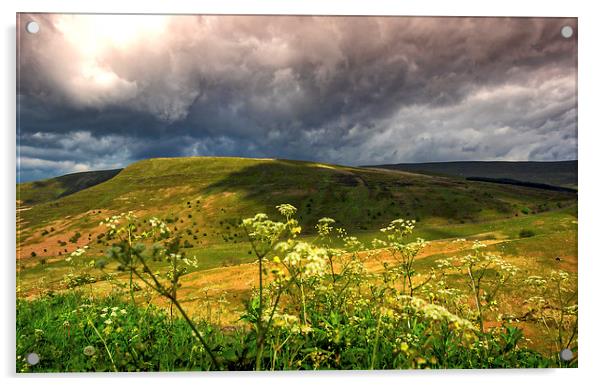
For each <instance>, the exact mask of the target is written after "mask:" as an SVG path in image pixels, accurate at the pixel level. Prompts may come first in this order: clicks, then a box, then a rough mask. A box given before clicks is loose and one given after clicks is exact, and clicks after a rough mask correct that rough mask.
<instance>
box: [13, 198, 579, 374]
mask: <svg viewBox="0 0 602 386" xmlns="http://www.w3.org/2000/svg"><path fill="white" fill-rule="evenodd" d="M277 211H278V212H279V219H272V218H270V217H269V216H268V215H267V214H265V213H259V214H257V215H255V216H253V217H249V218H245V219H242V221H241V222H240V228H241V230H242V231H243V233H244V235H245V236H246V237H247V239H248V241H249V243H250V246H251V250H252V253H253V255H254V257H255V259H256V263H257V277H258V285H257V287H256V288H254V289H253V291H252V295H251V297H250V298H249V299H248V301H247V303H246V310H245V312H244V313H243V315H242V317H241V320H240V322H241V324H239V325H237V327H235V328H234V330H233V331H230V332H228V333H225V332H222V331H221V329H220V328H219V326H217V325H212V324H210V323H208V322H207V321H203V320H195V319H193V318H191V317H190V316H189V315H188V314H187V313H186V312H185V311H184V308H183V307H182V299H181V298H180V297H179V296H178V288H179V287H180V280H181V278H182V277H183V276H184V275H186V274H187V273H188V272H189V269H190V268H193V267H195V266H196V264H197V261H196V258H195V257H187V256H186V255H185V253H184V252H182V251H181V249H182V245H181V242H180V240H181V239H180V236H179V235H178V234H177V233H176V232H175V227H174V230H173V231H172V230H171V229H170V228H169V227H168V225H167V222H166V221H163V220H161V219H158V218H151V219H150V220H149V221H148V222H141V221H140V220H139V219H138V218H137V217H136V216H135V214H134V213H132V212H129V213H127V214H126V213H124V214H121V215H118V216H112V217H109V218H107V219H106V220H105V221H104V222H103V225H105V226H106V228H107V231H106V233H105V234H106V236H103V237H106V240H107V242H109V243H110V248H109V249H108V251H107V256H108V257H110V258H111V259H112V260H114V261H116V262H118V263H119V266H120V267H121V269H122V270H124V271H125V272H127V273H128V274H129V278H128V281H127V283H120V282H119V280H117V279H114V278H112V276H110V275H108V274H105V277H108V279H107V280H109V281H110V282H111V283H113V284H114V285H115V288H116V289H117V291H115V293H116V295H114V296H113V295H111V296H108V297H106V298H100V299H96V298H91V297H90V296H88V297H86V296H85V295H83V293H82V292H74V290H71V291H68V292H67V293H65V294H61V295H52V296H46V297H41V298H39V299H37V300H33V301H25V300H19V302H18V305H17V309H18V312H17V313H18V315H17V331H18V339H17V342H18V343H17V355H18V357H17V359H18V361H17V368H18V370H19V371H41V370H53V371H59V370H62V371H139V370H140V371H147V370H158V369H160V370H179V369H195V370H208V369H211V370H217V369H221V370H225V369H231V370H251V369H255V370H281V369H394V368H498V367H553V366H563V365H565V364H563V363H562V362H560V359H559V358H557V357H555V356H554V357H548V356H546V355H543V354H541V353H538V352H535V351H533V350H530V349H527V348H526V347H525V344H524V337H523V333H522V331H521V330H520V328H518V327H517V325H515V324H514V323H513V318H504V317H503V313H502V310H501V309H500V307H501V304H500V302H499V293H500V290H501V288H503V287H504V286H507V285H509V284H511V283H519V282H520V283H522V282H521V280H520V279H519V278H518V276H519V275H520V271H519V270H518V269H517V267H515V266H514V265H511V264H509V263H508V262H507V261H505V260H503V259H502V258H500V257H499V256H498V255H496V254H492V253H489V252H486V251H485V248H484V247H485V246H484V245H483V244H481V243H479V242H476V243H475V244H474V245H473V248H472V250H471V252H470V253H469V254H468V255H466V256H459V257H456V258H452V259H442V260H440V262H439V266H438V269H437V270H435V269H432V270H430V271H428V272H419V269H418V267H417V257H418V255H419V253H420V251H421V250H422V248H424V246H425V245H426V243H425V241H424V240H422V239H409V238H410V236H411V234H412V232H413V230H414V226H415V222H414V221H408V220H403V219H395V220H392V221H391V222H390V223H389V224H388V225H387V226H386V227H384V228H382V229H381V235H380V237H379V238H377V239H374V240H372V241H371V243H370V246H367V245H365V244H364V243H362V242H361V241H360V240H358V239H357V238H356V237H353V236H349V235H348V234H347V232H346V230H345V229H343V228H342V227H338V226H337V225H336V224H337V223H336V221H335V220H333V219H331V218H327V217H324V218H321V219H319V220H318V222H317V224H316V231H317V235H316V237H315V238H314V239H313V240H308V239H307V238H301V237H300V235H301V234H302V227H301V226H300V224H299V221H298V220H297V219H296V218H295V216H296V214H297V209H296V208H295V207H294V206H292V205H290V204H283V205H278V206H277ZM86 253H87V252H86V248H80V249H78V250H77V251H75V252H73V253H72V254H71V256H70V259H71V260H72V264H74V266H76V265H77V264H78V263H77V260H78V259H79V258H81V256H83V255H85V254H86ZM374 260H379V261H380V263H381V266H382V269H381V270H378V271H374V270H368V269H367V264H368V263H369V262H372V261H374ZM159 261H160V262H164V263H167V264H163V265H161V266H160V267H163V268H158V267H159V266H157V265H154V262H159ZM85 266H86V267H87V268H86V269H87V270H96V269H101V270H104V269H105V268H106V266H103V267H99V266H98V265H97V264H95V263H94V261H92V263H90V262H88V263H86V264H85ZM86 273H88V271H84V270H82V271H80V272H79V275H85V274H86ZM107 275H108V276H107ZM451 277H454V278H455V280H456V281H458V280H459V281H460V282H461V283H464V284H462V285H463V286H464V288H465V289H467V291H462V290H460V289H459V288H456V287H454V286H452V285H450V282H451V281H450V278H451ZM71 280H72V281H73V280H74V279H73V278H72V279H71ZM542 280H543V279H542ZM542 280H539V281H538V280H535V279H533V278H531V279H528V280H527V282H526V283H527V285H528V286H532V287H533V288H534V290H535V291H539V292H538V294H539V295H538V296H539V297H538V298H535V297H534V298H531V299H529V300H528V302H529V303H530V304H533V305H532V313H531V315H533V317H534V318H536V319H537V320H539V321H541V322H542V323H543V324H544V325H547V326H550V328H549V331H550V332H551V333H552V331H556V330H557V331H558V333H557V334H556V338H555V339H556V341H557V344H558V347H570V348H572V349H573V350H576V340H577V339H576V333H577V330H576V317H577V316H576V304H574V301H575V297H574V296H573V294H572V292H571V290H570V288H572V286H571V285H570V280H571V279H570V277H569V276H568V274H567V275H564V274H562V273H558V274H555V276H553V279H550V280H551V281H550V283H553V285H552V286H549V285H547V283H548V282H547V281H542ZM137 283H140V285H142V286H143V287H142V288H140V287H138V289H139V290H143V291H142V292H144V293H145V294H150V293H156V294H158V295H160V296H162V297H164V298H166V299H167V300H168V301H169V304H170V312H169V313H167V312H166V311H162V310H160V309H158V308H156V307H154V306H152V305H151V304H150V302H151V299H150V298H149V297H147V298H145V299H144V302H142V301H141V300H142V299H140V296H136V294H135V292H136V286H137V285H138V284H137ZM83 284H85V283H83ZM80 285H81V284H80ZM67 287H68V288H69V286H68V285H67ZM73 287H75V286H71V288H73ZM124 290H125V291H127V292H126V293H128V292H129V301H126V299H124V297H123V296H121V295H119V294H122V293H123V291H124ZM119 291H121V292H119ZM547 291H552V292H553V293H548V292H547ZM540 298H541V299H543V301H541V300H539V299H540ZM174 308H175V310H176V311H177V312H178V314H179V316H178V315H175V316H174ZM494 313H496V314H497V319H498V321H499V323H498V324H497V325H494V326H492V327H486V326H485V321H486V320H491V318H490V316H491V315H492V314H494ZM515 319H516V318H515ZM552 321H553V323H552ZM60 323H62V326H68V327H69V332H68V333H67V334H66V335H65V333H64V332H63V330H61V325H59V324H60ZM554 326H555V328H556V330H554V329H553V328H552V327H554ZM38 330H39V331H38ZM40 331H41V332H40ZM73 347H79V348H81V354H77V355H73V356H72V357H71V358H66V356H67V355H69V354H68V353H69V352H70V351H69V350H72V348H73ZM31 351H36V352H37V353H38V354H40V356H41V358H42V362H41V365H40V366H39V367H36V368H33V367H31V366H29V365H26V364H25V363H24V360H23V358H24V356H25V355H26V354H27V353H28V352H31ZM568 365H576V360H575V361H573V362H570V363H568Z"/></svg>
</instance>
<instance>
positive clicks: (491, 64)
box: [17, 14, 577, 181]
mask: <svg viewBox="0 0 602 386" xmlns="http://www.w3.org/2000/svg"><path fill="white" fill-rule="evenodd" d="M30 20H35V21H37V22H38V23H39V24H40V27H41V28H40V32H39V33H37V34H35V35H32V34H29V33H27V32H25V31H24V25H25V23H27V22H28V21H30ZM19 24H20V25H19V26H18V27H17V30H18V32H17V39H18V59H19V82H18V106H19V111H18V118H17V119H18V120H17V122H18V129H19V131H18V136H17V139H18V144H17V149H18V152H19V161H18V162H19V163H18V169H19V173H20V176H19V178H20V180H21V181H28V180H32V179H39V178H45V177H49V176H54V175H59V174H65V173H68V172H75V171H84V170H96V169H108V168H117V167H123V166H125V165H127V164H128V163H130V162H133V161H135V160H139V159H143V158H149V157H168V156H169V157H171V156H194V155H222V156H244V157H275V158H288V159H299V160H315V161H321V162H330V163H337V164H346V165H366V164H382V163H399V162H427V161H451V160H536V161H547V160H567V159H576V158H577V89H576V87H577V86H576V81H577V68H576V57H577V44H576V36H575V35H574V36H573V37H571V38H569V39H566V38H563V37H562V35H561V34H560V30H561V28H562V26H565V25H571V26H573V28H574V29H575V31H576V28H577V25H576V19H556V18H514V19H510V18H424V17H304V16H302V17H291V16H112V15H94V16H87V15H41V14H32V15H28V14H21V15H20V17H19Z"/></svg>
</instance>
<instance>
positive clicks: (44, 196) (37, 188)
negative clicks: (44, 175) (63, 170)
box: [17, 169, 123, 205]
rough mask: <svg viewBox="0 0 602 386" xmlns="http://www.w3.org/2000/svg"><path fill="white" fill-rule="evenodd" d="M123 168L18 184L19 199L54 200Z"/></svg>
mask: <svg viewBox="0 0 602 386" xmlns="http://www.w3.org/2000/svg"><path fill="white" fill-rule="evenodd" d="M122 170H123V169H112V170H96V171H90V172H80V173H71V174H65V175H63V176H59V177H54V178H48V179H46V180H41V181H31V182H25V183H22V184H17V186H18V188H17V199H18V200H19V201H21V203H22V204H24V205H34V204H40V203H43V202H48V201H53V200H56V199H58V198H61V197H65V196H69V195H71V194H73V193H77V192H79V191H81V190H84V189H87V188H90V187H92V186H95V185H98V184H100V183H102V182H105V181H108V180H110V179H111V178H113V177H115V176H116V175H117V174H119V172H121V171H122Z"/></svg>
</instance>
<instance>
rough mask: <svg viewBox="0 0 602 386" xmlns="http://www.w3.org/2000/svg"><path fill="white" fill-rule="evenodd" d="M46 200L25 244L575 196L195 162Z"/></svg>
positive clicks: (489, 216)
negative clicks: (255, 220)
mask: <svg viewBox="0 0 602 386" xmlns="http://www.w3.org/2000/svg"><path fill="white" fill-rule="evenodd" d="M34 184H35V183H34ZM22 190H24V189H22ZM30 194H31V195H32V196H34V197H35V191H34V190H31V191H30ZM32 200H35V199H33V198H32ZM45 200H46V199H45V198H44V199H38V202H39V203H38V204H35V205H33V207H32V208H31V209H30V210H27V211H23V212H21V213H20V217H21V218H22V221H23V224H24V226H23V229H22V232H23V236H24V237H25V238H27V236H28V235H31V234H33V232H34V230H36V229H39V228H41V227H44V226H47V225H50V224H52V223H53V222H56V221H62V222H66V223H67V224H68V226H67V227H71V228H73V227H80V228H82V227H83V229H85V228H87V227H94V226H96V225H97V223H98V221H99V219H102V218H104V217H105V216H106V215H108V214H110V213H119V212H123V211H128V210H133V211H141V212H143V213H145V214H148V215H157V216H164V217H169V218H172V219H175V218H178V220H179V221H180V224H182V225H181V227H182V228H186V227H192V226H200V225H204V226H217V225H218V224H219V225H222V226H223V225H224V224H226V223H231V224H233V223H235V222H236V221H237V220H238V219H240V218H241V217H245V216H249V215H252V214H254V213H257V212H266V213H268V214H275V209H274V206H275V205H276V204H279V203H291V204H293V205H295V206H296V207H298V208H299V216H300V220H301V223H302V224H303V225H305V229H312V228H308V227H307V225H311V226H313V224H315V222H316V221H317V220H318V219H319V218H321V217H323V216H331V217H332V216H333V213H336V214H337V216H336V217H337V220H338V221H339V222H340V223H341V225H343V226H345V227H346V228H348V229H350V230H358V231H361V230H369V229H370V230H372V229H378V228H380V227H381V226H382V225H383V224H385V223H387V222H388V221H390V220H392V219H394V218H398V217H403V218H412V219H417V220H418V221H422V222H426V223H429V224H453V223H466V222H478V221H489V220H495V219H499V218H509V217H514V216H518V215H522V214H523V213H533V212H541V211H546V210H550V209H556V208H558V207H561V206H566V205H568V204H569V203H570V202H573V201H574V200H575V195H573V194H569V193H559V192H547V191H541V190H537V189H529V188H522V187H517V186H507V185H496V184H490V183H483V182H475V181H464V180H459V179H454V178H446V177H441V176H428V175H419V174H411V173H404V172H399V171H387V170H371V169H362V168H352V167H343V166H336V165H326V164H319V163H311V162H300V161H287V160H272V159H246V158H218V157H194V158H169V159H167V158H166V159H149V160H144V161H140V162H136V163H134V164H132V165H130V166H128V167H127V168H125V169H123V171H121V172H120V173H119V174H117V175H116V176H115V177H113V178H111V179H109V180H107V181H105V182H103V183H100V184H97V185H95V186H92V187H90V188H87V189H84V190H81V191H78V192H76V193H73V194H70V195H67V196H63V197H60V198H57V199H54V200H51V201H46V202H44V201H45Z"/></svg>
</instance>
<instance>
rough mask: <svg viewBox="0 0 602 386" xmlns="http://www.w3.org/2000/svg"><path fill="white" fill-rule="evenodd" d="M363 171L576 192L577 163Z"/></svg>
mask: <svg viewBox="0 0 602 386" xmlns="http://www.w3.org/2000/svg"><path fill="white" fill-rule="evenodd" d="M365 167H371V168H379V169H391V170H401V171H405V172H411V173H421V174H431V175H444V176H454V177H463V178H481V179H483V178H486V179H491V180H492V181H491V182H496V181H493V180H494V179H498V180H514V181H517V182H527V183H536V184H545V185H551V186H561V187H565V188H572V189H576V188H577V179H578V177H577V176H578V173H577V170H578V161H577V160H574V161H551V162H536V161H516V162H514V161H453V162H426V163H400V164H387V165H370V166H365Z"/></svg>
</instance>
